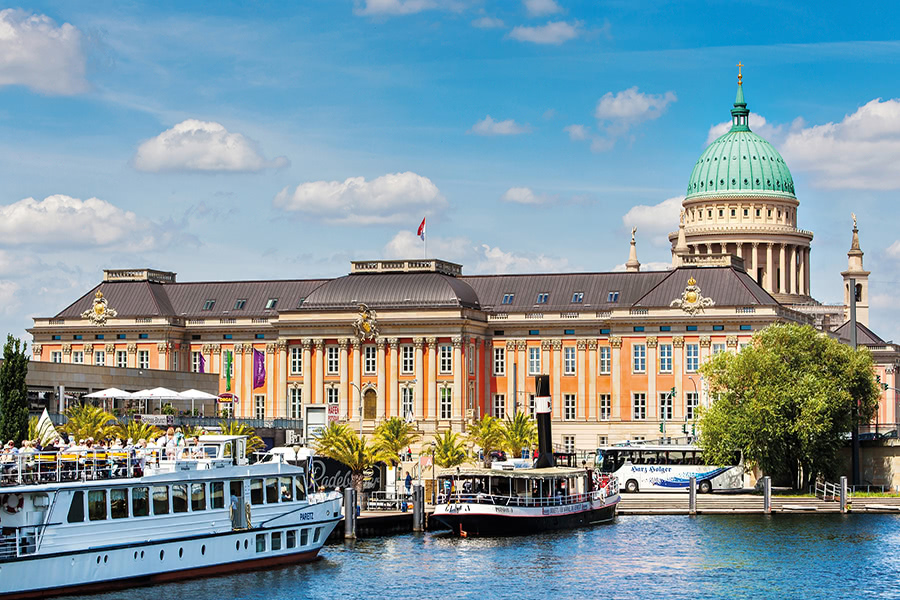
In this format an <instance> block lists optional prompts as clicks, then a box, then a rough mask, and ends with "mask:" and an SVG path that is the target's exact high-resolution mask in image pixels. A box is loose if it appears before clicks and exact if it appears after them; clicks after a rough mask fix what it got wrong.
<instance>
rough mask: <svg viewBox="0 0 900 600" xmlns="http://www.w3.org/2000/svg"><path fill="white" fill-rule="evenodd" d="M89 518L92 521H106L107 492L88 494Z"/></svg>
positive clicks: (92, 491) (98, 491)
mask: <svg viewBox="0 0 900 600" xmlns="http://www.w3.org/2000/svg"><path fill="white" fill-rule="evenodd" d="M88 516H89V517H90V519H91V521H105V520H106V490H90V491H89V492H88Z"/></svg>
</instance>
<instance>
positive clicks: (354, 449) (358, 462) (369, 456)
mask: <svg viewBox="0 0 900 600" xmlns="http://www.w3.org/2000/svg"><path fill="white" fill-rule="evenodd" d="M320 439H321V438H317V440H316V446H315V448H316V452H317V453H318V454H321V455H322V456H327V457H328V458H331V459H334V460H336V461H338V462H341V463H344V464H345V465H347V467H348V468H349V469H350V479H351V481H352V482H353V487H354V488H356V491H357V493H359V494H362V491H363V474H364V473H365V471H366V469H370V468H372V467H373V466H375V464H376V463H379V462H388V461H389V460H390V459H391V455H390V454H389V451H388V450H385V449H384V448H383V447H381V446H380V445H379V444H377V443H372V444H370V443H369V441H368V440H367V439H366V437H365V436H360V435H357V433H356V432H354V431H352V430H350V428H349V427H347V428H345V430H344V432H343V434H341V435H340V436H339V437H336V438H334V439H332V440H330V441H329V443H328V444H327V445H322V446H320V445H319V444H318V441H319V440H320Z"/></svg>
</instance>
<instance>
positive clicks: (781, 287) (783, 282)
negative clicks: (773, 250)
mask: <svg viewBox="0 0 900 600" xmlns="http://www.w3.org/2000/svg"><path fill="white" fill-rule="evenodd" d="M786 250H787V244H779V248H778V268H779V271H780V273H779V276H778V291H779V292H781V293H782V294H786V293H787V279H788V275H787V256H786V254H787V252H786Z"/></svg>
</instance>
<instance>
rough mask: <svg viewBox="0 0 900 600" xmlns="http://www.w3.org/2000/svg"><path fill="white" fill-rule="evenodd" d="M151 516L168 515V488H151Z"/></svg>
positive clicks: (159, 486)
mask: <svg viewBox="0 0 900 600" xmlns="http://www.w3.org/2000/svg"><path fill="white" fill-rule="evenodd" d="M153 514H154V515H167V514H169V488H168V487H167V486H164V485H154V486H153Z"/></svg>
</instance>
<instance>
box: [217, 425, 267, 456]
mask: <svg viewBox="0 0 900 600" xmlns="http://www.w3.org/2000/svg"><path fill="white" fill-rule="evenodd" d="M219 427H221V428H222V435H245V436H247V456H248V457H251V456H253V453H254V452H257V451H259V450H262V449H263V448H265V447H266V444H265V442H263V441H262V438H260V437H259V436H258V435H256V430H255V429H253V428H252V427H250V426H249V425H247V424H246V423H241V422H239V421H219Z"/></svg>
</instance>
